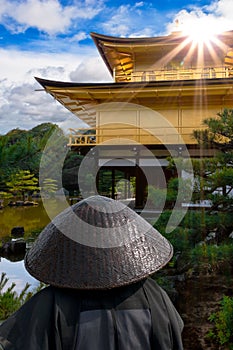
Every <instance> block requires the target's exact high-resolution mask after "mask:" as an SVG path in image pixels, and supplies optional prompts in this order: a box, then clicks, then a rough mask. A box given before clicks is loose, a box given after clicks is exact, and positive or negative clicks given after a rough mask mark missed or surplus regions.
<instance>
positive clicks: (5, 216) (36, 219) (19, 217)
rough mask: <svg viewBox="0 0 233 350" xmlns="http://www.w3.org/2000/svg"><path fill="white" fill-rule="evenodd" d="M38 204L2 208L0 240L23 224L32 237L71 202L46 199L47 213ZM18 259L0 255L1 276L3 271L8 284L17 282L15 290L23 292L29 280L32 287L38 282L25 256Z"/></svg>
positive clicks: (42, 205) (28, 235)
mask: <svg viewBox="0 0 233 350" xmlns="http://www.w3.org/2000/svg"><path fill="white" fill-rule="evenodd" d="M37 203H38V205H35V206H29V207H27V206H25V207H9V206H5V207H4V208H3V209H1V210H0V242H1V241H2V240H5V239H6V238H5V237H7V236H10V233H11V229H12V228H13V227H15V226H23V227H24V231H25V237H26V238H30V237H31V234H32V232H35V231H41V230H42V229H43V228H44V227H45V226H46V225H47V224H48V223H49V222H50V221H51V219H52V218H53V217H55V216H56V215H57V214H58V213H59V212H61V211H62V210H63V209H64V208H65V207H66V206H67V205H69V203H68V202H67V201H65V203H64V199H63V200H61V199H60V198H59V197H58V198H52V199H48V200H46V207H47V208H48V207H49V215H48V214H47V212H46V210H45V207H44V204H43V202H42V201H41V200H37ZM15 260H16V261H12V259H6V258H3V257H0V276H1V274H2V272H5V273H6V276H7V278H9V282H8V286H9V285H11V283H12V282H14V283H16V287H15V291H17V292H19V293H20V292H21V291H22V289H23V288H24V286H25V284H26V283H27V282H28V283H29V284H30V285H31V286H32V287H35V286H36V285H38V282H37V281H36V280H35V279H34V278H33V277H31V276H30V275H29V274H28V273H27V271H26V270H25V268H24V263H23V256H21V257H16V259H15Z"/></svg>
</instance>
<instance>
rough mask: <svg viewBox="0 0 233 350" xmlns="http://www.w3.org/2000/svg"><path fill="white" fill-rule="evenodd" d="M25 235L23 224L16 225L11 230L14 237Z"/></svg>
mask: <svg viewBox="0 0 233 350" xmlns="http://www.w3.org/2000/svg"><path fill="white" fill-rule="evenodd" d="M23 235H24V227H23V226H15V227H13V228H12V230H11V236H12V237H15V238H17V237H23Z"/></svg>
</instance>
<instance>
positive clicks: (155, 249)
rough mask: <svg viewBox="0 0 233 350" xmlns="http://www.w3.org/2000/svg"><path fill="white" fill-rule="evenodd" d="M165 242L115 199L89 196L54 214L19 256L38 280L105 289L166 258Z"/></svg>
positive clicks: (137, 277)
mask: <svg viewBox="0 0 233 350" xmlns="http://www.w3.org/2000/svg"><path fill="white" fill-rule="evenodd" d="M172 254H173V248H172V246H171V244H170V243H169V242H168V241H167V239H165V237H163V236H162V235H161V234H160V233H159V232H158V231H157V230H156V229H154V228H153V227H152V226H151V225H150V224H149V223H148V222H147V221H146V220H144V219H143V218H142V217H141V216H140V215H138V214H137V213H135V212H134V211H133V210H132V209H130V208H129V207H127V206H126V205H125V204H123V203H121V202H120V201H116V200H113V199H110V198H107V197H103V196H92V197H89V198H87V199H84V200H82V201H80V202H78V203H76V204H74V205H73V206H71V207H69V208H67V209H66V210H64V211H63V212H61V213H60V214H59V215H57V216H56V217H55V218H54V219H53V220H52V221H51V223H50V224H48V225H47V226H46V227H45V229H44V230H43V231H42V232H41V233H40V235H39V237H38V239H37V240H36V242H35V243H34V245H33V246H32V248H31V249H30V250H29V251H28V252H27V254H26V256H25V267H26V269H27V270H28V272H29V273H30V274H31V275H32V276H34V277H35V278H36V279H38V280H39V281H42V282H44V283H46V284H51V285H54V286H57V287H66V288H76V289H108V288H113V287H118V286H123V285H127V284H130V283H133V282H136V281H139V280H141V279H143V278H145V277H147V276H148V275H150V274H152V273H154V272H155V271H157V270H159V269H161V268H162V267H163V266H164V265H166V264H167V262H168V261H169V260H170V259H171V257H172Z"/></svg>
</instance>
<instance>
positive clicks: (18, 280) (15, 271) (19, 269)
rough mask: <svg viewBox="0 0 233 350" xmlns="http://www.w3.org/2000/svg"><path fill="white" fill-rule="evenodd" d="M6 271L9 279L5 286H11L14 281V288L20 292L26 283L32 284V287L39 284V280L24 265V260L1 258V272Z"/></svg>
mask: <svg viewBox="0 0 233 350" xmlns="http://www.w3.org/2000/svg"><path fill="white" fill-rule="evenodd" d="M2 272H5V273H6V276H7V278H8V279H9V281H8V283H7V285H6V287H5V288H7V287H9V286H10V285H11V284H12V283H13V282H14V283H15V284H16V286H15V288H14V290H15V291H16V292H17V293H20V292H21V291H22V290H23V288H24V287H25V284H26V283H29V284H30V286H31V287H30V289H34V288H35V287H37V286H38V285H39V281H37V280H36V279H35V278H33V277H32V276H31V275H29V273H28V272H27V270H26V269H25V267H24V262H23V260H21V261H14V262H13V261H10V260H7V259H5V258H0V273H2Z"/></svg>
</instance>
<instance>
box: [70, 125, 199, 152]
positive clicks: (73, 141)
mask: <svg viewBox="0 0 233 350" xmlns="http://www.w3.org/2000/svg"><path fill="white" fill-rule="evenodd" d="M146 129H147V130H148V132H147V131H146ZM176 130H177V132H176V131H174V127H164V128H163V127H148V128H146V127H144V128H143V129H142V128H139V127H136V126H135V127H128V128H127V127H117V128H115V129H113V128H106V127H105V128H97V130H93V129H70V134H69V143H68V146H72V147H73V146H79V147H82V146H95V145H98V144H103V143H106V144H114V145H116V144H122V143H125V144H130V143H131V142H132V143H135V142H136V143H139V144H143V145H152V144H155V145H156V144H162V143H167V144H180V143H183V142H186V143H189V144H193V143H196V142H195V141H194V139H193V137H192V132H193V127H177V128H176Z"/></svg>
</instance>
